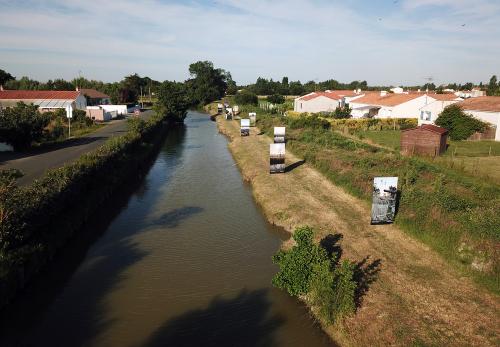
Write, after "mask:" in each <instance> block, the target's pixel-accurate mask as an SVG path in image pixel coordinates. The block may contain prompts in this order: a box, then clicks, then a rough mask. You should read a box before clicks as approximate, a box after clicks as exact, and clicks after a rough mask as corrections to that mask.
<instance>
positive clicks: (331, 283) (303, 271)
mask: <svg viewBox="0 0 500 347" xmlns="http://www.w3.org/2000/svg"><path fill="white" fill-rule="evenodd" d="M293 239H294V240H295V242H296V243H297V244H296V245H295V246H293V247H292V249H290V250H288V251H285V250H279V251H278V253H276V255H275V256H274V257H273V261H274V262H275V263H276V264H278V266H279V267H280V270H279V272H278V273H277V274H276V275H275V276H274V278H273V285H275V286H276V287H278V288H280V289H284V290H286V291H287V292H288V293H289V294H290V295H293V296H300V295H306V298H307V299H308V300H310V301H311V303H312V304H313V305H314V306H315V307H317V308H318V312H319V314H320V316H321V317H322V318H323V319H324V320H325V321H326V322H328V323H333V322H334V321H337V320H339V319H342V318H343V317H344V316H346V315H348V314H351V313H353V312H354V310H355V291H356V287H357V284H356V282H355V280H354V265H353V264H352V263H350V262H349V261H347V260H344V261H342V263H340V264H339V262H338V258H339V255H338V254H337V253H335V252H333V253H332V254H330V255H329V254H327V252H326V250H325V249H324V248H323V247H322V246H320V245H317V244H315V243H314V242H313V230H312V229H311V228H309V227H302V228H297V229H296V230H295V232H294V234H293Z"/></svg>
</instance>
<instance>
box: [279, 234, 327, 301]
mask: <svg viewBox="0 0 500 347" xmlns="http://www.w3.org/2000/svg"><path fill="white" fill-rule="evenodd" d="M293 239H294V240H295V242H296V243H297V245H295V246H293V247H292V249H291V250H289V251H284V250H280V251H278V253H277V254H276V255H274V257H273V261H274V262H275V263H276V264H278V265H279V267H280V270H279V272H278V273H277V274H276V275H275V276H274V278H273V284H274V285H275V286H276V287H278V288H281V289H284V290H286V291H287V292H288V293H289V294H290V295H293V296H298V295H301V294H306V293H307V292H309V289H310V286H311V279H312V274H313V269H314V267H315V266H317V265H319V264H321V263H323V262H325V261H328V257H327V254H326V251H325V250H324V249H323V248H321V247H320V246H318V245H316V244H314V243H313V230H312V229H311V228H309V227H302V228H298V229H297V230H295V233H294V234H293Z"/></svg>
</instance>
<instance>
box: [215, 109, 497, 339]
mask: <svg viewBox="0 0 500 347" xmlns="http://www.w3.org/2000/svg"><path fill="white" fill-rule="evenodd" d="M217 122H218V126H219V130H220V131H221V132H222V133H224V134H226V135H227V136H228V137H229V138H230V140H231V142H230V144H229V148H230V150H231V152H232V153H233V156H234V158H235V160H236V161H237V163H238V165H239V167H240V170H241V172H242V175H243V177H244V178H245V180H247V181H249V182H250V183H251V184H252V187H253V193H254V196H255V199H256V200H257V201H258V203H259V204H261V206H262V207H263V209H264V211H265V213H266V215H267V217H268V219H269V220H270V221H271V222H272V223H274V224H276V225H280V226H283V227H284V228H286V229H287V230H289V231H292V230H293V229H294V228H295V227H296V226H299V225H310V226H312V227H314V228H315V229H316V230H317V231H318V235H317V239H318V240H320V239H322V238H324V237H325V236H327V235H328V234H342V236H343V238H342V240H341V241H340V243H341V246H342V250H343V256H345V257H347V258H349V259H351V260H354V261H357V262H360V261H362V260H363V259H365V258H366V257H369V258H368V259H365V261H366V263H365V269H367V271H368V272H369V271H371V272H377V270H378V277H377V279H376V280H375V282H374V283H372V284H371V285H370V286H369V290H368V292H367V293H366V294H365V295H364V296H363V297H362V305H361V307H360V308H359V309H358V311H357V313H356V315H355V316H353V317H352V318H350V319H348V320H347V321H346V322H345V324H343V326H337V327H334V326H330V327H326V328H325V330H326V331H327V332H328V333H329V334H331V335H332V337H333V338H334V339H335V340H336V341H339V342H341V343H342V344H345V345H359V346H387V345H405V346H408V345H419V346H420V345H439V346H443V345H448V346H498V345H500V302H499V298H498V297H496V296H494V295H493V294H490V293H488V292H486V291H485V290H482V289H480V288H478V287H477V286H476V285H475V284H473V283H472V281H471V280H470V279H468V278H463V277H461V276H460V275H459V274H458V273H457V272H456V271H454V270H453V269H452V268H451V267H450V266H449V265H448V264H446V263H445V262H444V260H442V259H441V258H440V257H439V255H437V254H436V253H435V252H433V251H432V250H430V249H429V248H428V247H426V246H425V245H423V244H421V243H420V242H418V241H416V240H414V239H412V238H410V237H409V236H407V235H406V234H404V232H403V231H401V230H399V229H398V228H397V227H396V226H393V225H386V226H371V225H370V206H369V205H368V204H367V203H366V202H364V201H361V200H359V199H357V198H354V197H352V196H351V195H349V194H347V193H346V192H345V191H344V190H342V189H341V188H339V187H337V186H335V185H333V184H332V183H331V182H330V181H329V180H327V179H326V178H325V177H324V176H322V175H321V174H320V173H318V172H317V171H316V170H315V169H313V168H312V167H311V166H309V165H308V164H307V163H306V164H304V165H300V166H297V167H295V168H294V169H293V170H291V171H290V172H288V173H286V174H278V175H270V174H269V161H268V158H269V143H270V142H271V140H270V139H269V138H268V137H267V136H265V135H257V133H258V131H257V129H255V128H252V131H251V135H250V136H249V137H243V138H242V137H240V136H239V123H238V122H237V121H225V120H223V119H222V118H221V117H217ZM298 162H300V158H297V157H295V156H293V155H292V154H291V153H290V152H289V151H288V152H287V165H290V164H294V163H298Z"/></svg>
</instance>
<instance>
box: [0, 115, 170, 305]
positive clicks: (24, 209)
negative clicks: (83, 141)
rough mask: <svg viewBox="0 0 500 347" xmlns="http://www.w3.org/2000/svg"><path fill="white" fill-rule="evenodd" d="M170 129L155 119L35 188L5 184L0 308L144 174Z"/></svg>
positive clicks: (0, 211) (0, 212)
mask: <svg viewBox="0 0 500 347" xmlns="http://www.w3.org/2000/svg"><path fill="white" fill-rule="evenodd" d="M166 129H167V127H166V123H165V122H164V117H162V116H158V115H154V116H152V117H151V118H150V119H149V120H148V121H147V122H145V124H144V127H142V128H141V129H140V131H135V130H132V131H128V132H127V133H126V134H125V135H124V136H120V137H113V138H111V139H109V140H108V141H107V142H106V143H105V144H104V145H103V146H101V147H99V148H98V149H96V150H95V151H93V152H90V153H87V154H85V155H83V156H81V157H80V158H79V159H78V160H77V161H75V162H73V163H70V164H67V165H65V166H63V167H61V168H57V169H53V170H50V171H48V172H47V173H46V174H45V176H43V177H42V178H41V179H39V180H36V181H35V182H34V183H33V184H31V185H30V186H26V187H16V186H15V185H14V184H12V180H10V181H8V180H5V182H4V184H2V185H1V186H0V307H1V306H2V305H4V304H5V303H6V302H7V301H8V300H9V299H10V298H11V297H13V296H14V294H15V293H16V292H17V291H18V290H19V288H22V287H23V286H24V284H25V283H26V282H27V281H28V280H29V279H31V278H32V277H33V275H34V274H36V273H37V272H38V271H39V270H40V269H41V268H42V267H43V266H44V265H45V264H46V263H47V262H48V261H49V260H50V259H51V258H52V257H53V255H54V254H55V252H56V251H57V250H58V249H59V248H61V247H62V246H63V245H64V244H65V242H66V241H67V240H68V239H69V238H70V237H71V235H72V234H73V233H75V232H77V231H78V230H80V229H81V227H82V225H83V224H84V223H85V221H86V220H87V219H88V217H89V216H90V215H91V214H92V213H93V211H95V210H96V209H98V208H101V206H102V204H103V203H104V202H105V201H106V200H107V199H108V198H109V197H110V196H111V195H112V194H113V193H114V191H115V190H116V189H119V188H120V186H121V185H122V184H123V183H124V182H125V181H126V180H127V179H128V178H129V177H131V175H134V177H137V175H138V174H139V175H140V174H141V173H142V172H143V167H144V163H145V162H146V161H147V160H149V159H150V158H151V157H152V155H153V153H154V152H153V148H155V146H157V145H158V144H159V143H160V140H161V138H162V136H163V134H164V132H165V131H166ZM3 181H4V180H2V182H3Z"/></svg>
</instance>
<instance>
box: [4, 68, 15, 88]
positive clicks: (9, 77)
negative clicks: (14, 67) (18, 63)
mask: <svg viewBox="0 0 500 347" xmlns="http://www.w3.org/2000/svg"><path fill="white" fill-rule="evenodd" d="M11 80H15V77H14V76H12V75H11V74H10V73H8V72H7V71H5V70H2V69H0V86H3V85H4V84H5V82H7V81H11Z"/></svg>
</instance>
